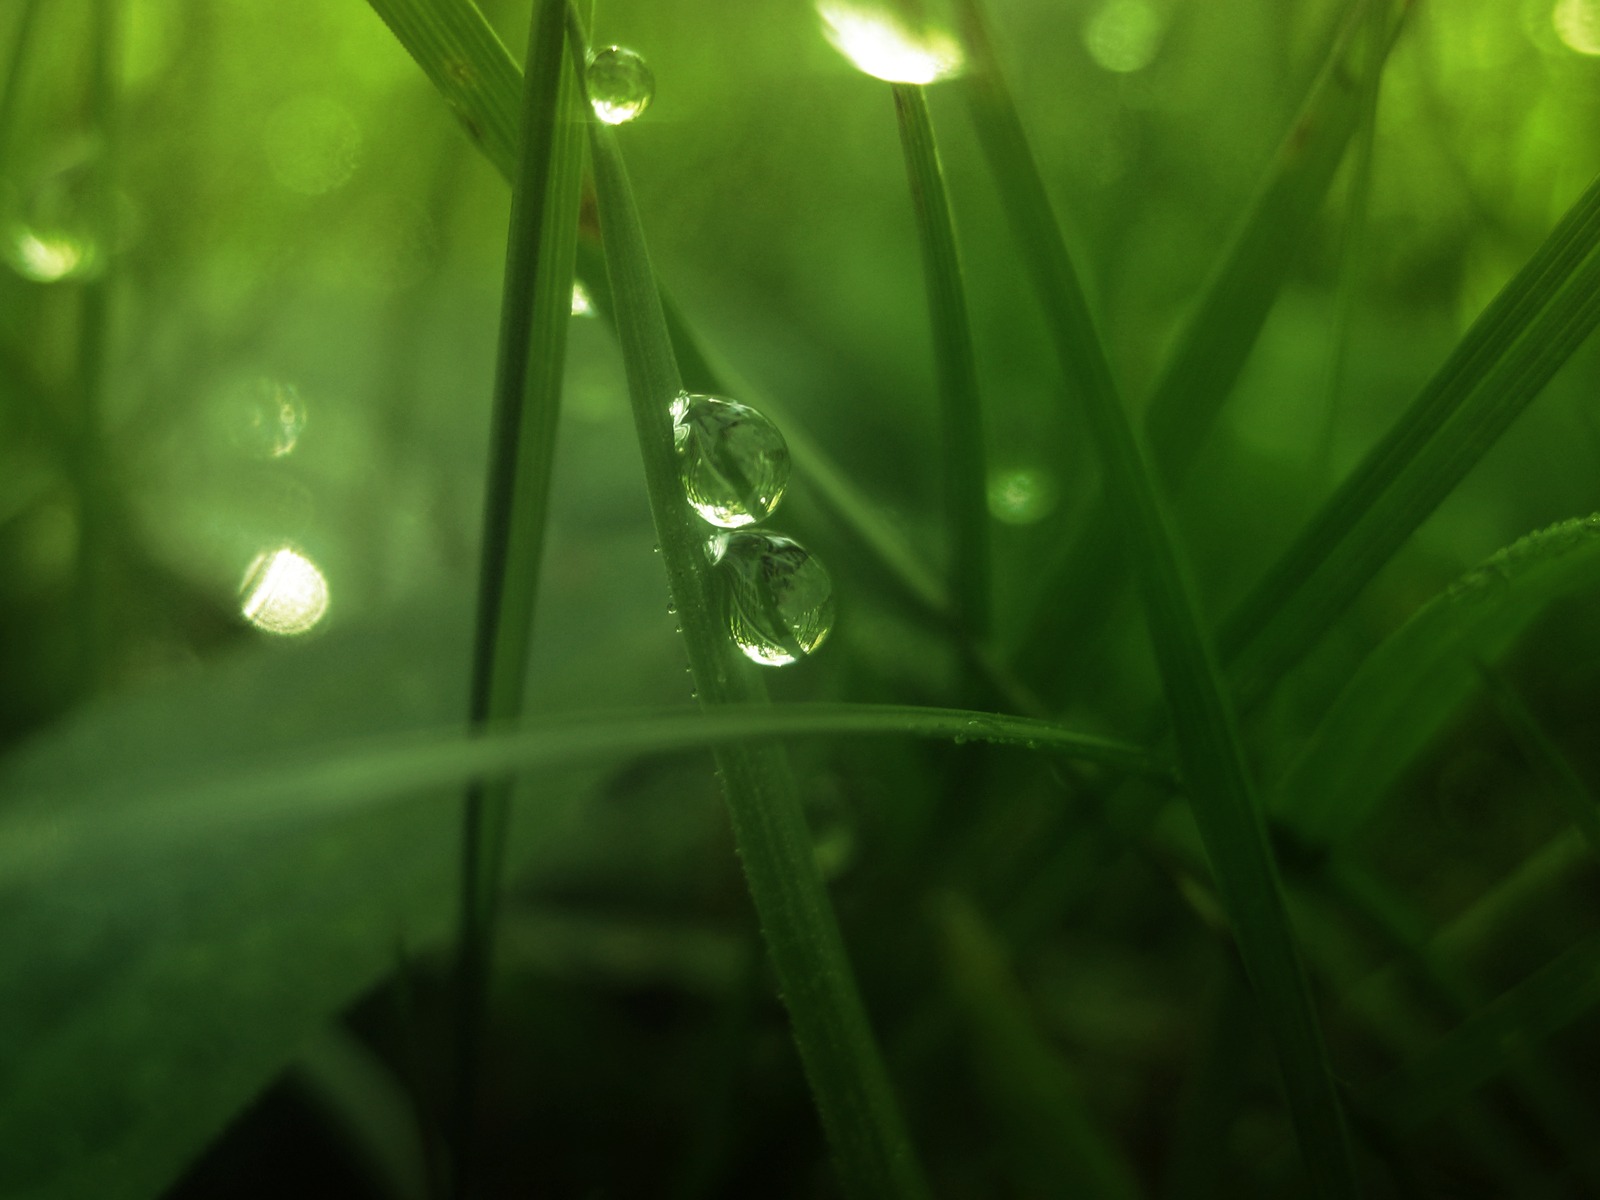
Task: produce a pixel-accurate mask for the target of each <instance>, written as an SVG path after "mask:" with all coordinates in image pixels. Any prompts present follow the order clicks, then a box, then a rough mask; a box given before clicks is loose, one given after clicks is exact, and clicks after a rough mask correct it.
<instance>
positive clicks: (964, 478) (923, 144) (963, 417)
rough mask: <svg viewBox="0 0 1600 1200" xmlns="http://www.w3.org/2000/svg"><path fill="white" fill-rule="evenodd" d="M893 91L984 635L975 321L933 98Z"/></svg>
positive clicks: (958, 536) (963, 587)
mask: <svg viewBox="0 0 1600 1200" xmlns="http://www.w3.org/2000/svg"><path fill="white" fill-rule="evenodd" d="M893 91H894V110H895V116H896V117H897V119H898V123H899V126H900V145H901V148H902V149H903V150H904V152H905V160H906V175H907V178H908V179H909V181H910V184H911V198H912V200H913V202H914V207H915V209H916V214H917V235H918V240H919V241H920V242H921V244H922V269H923V275H924V277H925V279H926V281H927V289H928V311H929V315H930V317H931V318H932V324H933V357H934V364H935V366H936V368H937V371H938V379H939V401H940V416H941V420H940V440H941V446H942V449H943V451H944V454H943V466H944V470H943V478H942V481H941V482H942V486H943V492H944V508H945V531H946V535H947V536H948V537H949V539H950V547H951V554H950V574H949V580H950V583H949V592H950V597H951V600H952V601H953V603H954V605H955V611H954V613H953V616H954V617H955V620H956V622H957V624H958V625H959V626H960V627H961V628H962V629H964V630H965V631H966V633H967V635H968V637H970V638H972V639H973V640H975V641H982V640H983V638H984V636H985V634H986V633H987V632H988V628H989V527H988V521H989V513H988V507H987V504H986V503H985V499H984V479H985V476H986V468H985V465H984V437H983V406H982V400H981V398H980V396H979V392H978V366H977V362H976V360H975V358H974V356H973V350H972V324H971V321H970V320H969V319H968V315H967V297H966V289H965V286H964V285H963V284H962V281H961V257H960V254H959V253H958V251H957V249H956V235H955V226H954V224H953V223H952V222H951V219H950V198H949V196H948V195H947V194H946V193H945V186H944V173H943V170H942V168H941V167H940V165H939V147H938V145H937V143H935V141H934V137H933V122H932V121H931V120H930V119H929V117H928V98H927V96H926V95H925V94H924V92H923V89H922V88H921V87H920V86H918V85H916V84H911V83H897V84H895V85H894V88H893Z"/></svg>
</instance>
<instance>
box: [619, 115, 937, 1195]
mask: <svg viewBox="0 0 1600 1200" xmlns="http://www.w3.org/2000/svg"><path fill="white" fill-rule="evenodd" d="M590 138H591V141H590V144H591V153H592V156H593V159H594V170H595V191H596V196H597V199H598V202H599V209H600V224H601V230H602V233H603V236H604V239H605V249H606V262H607V267H608V272H609V277H610V282H611V294H612V301H613V303H614V304H615V305H616V316H617V333H618V336H619V338H620V340H621V342H622V355H623V362H624V365H625V367H626V369H627V375H628V390H629V394H630V397H631V399H632V402H633V410H634V423H635V425H636V427H637V430H638V434H639V444H640V450H641V452H642V454H643V457H644V467H645V482H646V486H647V489H648V491H649V495H650V507H651V511H652V513H653V515H654V517H655V524H656V535H657V538H658V541H659V543H660V546H661V557H662V560H663V563H664V565H665V567H666V570H667V580H668V584H669V586H670V588H671V591H672V597H673V602H674V604H675V605H676V606H677V610H678V616H679V621H680V622H681V625H682V628H683V634H684V644H685V647H686V649H687V650H688V654H689V666H690V670H691V672H692V674H693V676H694V680H695V687H696V689H697V690H698V693H699V696H700V700H701V703H702V704H704V705H707V706H711V707H715V706H718V705H724V704H759V703H762V702H764V701H765V699H766V689H765V687H764V685H763V684H762V683H761V682H760V680H759V679H758V678H756V676H755V675H754V673H753V672H754V668H752V667H751V666H750V664H749V663H747V662H746V661H745V660H744V659H743V657H742V656H741V655H740V653H739V651H738V649H737V648H736V647H735V646H734V644H733V642H732V640H731V639H730V637H729V636H728V632H727V629H726V626H725V624H724V622H723V617H722V613H723V608H722V605H723V600H722V597H721V596H720V595H719V594H718V592H717V590H716V587H715V581H714V579H713V577H712V569H713V568H712V566H711V564H710V562H709V561H708V559H707V557H706V555H705V553H704V549H703V547H704V543H705V539H706V528H705V526H704V525H703V524H702V523H701V522H700V521H699V518H698V517H697V516H696V515H695V514H694V512H693V510H692V509H691V508H690V507H689V505H688V504H687V503H686V502H685V499H684V495H683V489H682V485H681V483H680V482H679V480H678V472H677V465H676V461H675V454H674V451H673V445H672V425H671V421H670V419H669V416H668V411H667V409H668V406H669V404H670V403H671V401H672V400H673V398H674V397H675V396H676V395H677V394H678V392H679V390H680V387H681V381H680V377H679V374H678V366H677V361H676V359H675V357H674V355H673V350H672V342H671V339H670V337H669V335H668V331H667V325H666V319H665V317H664V315H663V313H662V309H661V300H660V295H659V292H658V290H657V286H656V281H655V277H654V274H653V273H652V271H651V269H650V259H649V255H648V252H647V251H646V248H645V241H644V234H643V231H642V229H641V227H640V224H639V216H638V213H637V211H636V210H635V208H634V203H633V195H632V190H631V188H630V186H629V184H628V178H627V173H626V170H625V168H624V167H623V163H622V158H621V154H620V152H619V151H618V148H617V144H616V135H615V134H614V133H613V132H612V131H611V130H610V129H609V128H607V127H606V126H604V125H601V124H599V123H595V124H593V125H591V127H590ZM717 763H718V768H719V770H720V772H721V775H722V782H723V794H724V797H725V798H726V800H727V805H728V812H729V816H730V817H731V819H732V823H733V830H734V838H735V841H736V842H737V844H738V846H739V854H740V858H741V861H742V863H743V865H744V870H745V878H746V880H747V881H748V883H749V886H750V894H751V898H752V899H753V900H754V902H755V907H756V911H757V913H758V914H759V916H760V918H761V926H762V932H763V935H764V936H765V938H766V942H767V949H768V952H769V953H770V954H771V956H772V961H773V966H774V967H775V969H776V972H777V976H778V981H779V984H780V986H781V987H782V989H783V995H784V1000H785V1002H786V1003H787V1005H788V1009H789V1015H790V1021H791V1025H792V1029H793V1034H794V1039H795V1044H796V1046H797V1048H798V1049H799V1051H800V1059H801V1062H802V1064H803V1065H804V1067H805V1070H806V1075H807V1078H808V1080H809V1081H810V1084H811V1089H812V1093H813V1095H814V1096H815V1098H816V1102H817V1108H818V1111H819V1113H820V1114H821V1117H822V1124H823V1127H824V1129H825V1131H826V1132H827V1135H828V1141H829V1144H830V1146H831V1148H832V1150H833V1154H834V1157H835V1161H836V1163H837V1167H838V1172H839V1177H840V1181H841V1182H842V1184H843V1185H844V1188H845V1190H846V1191H847V1192H848V1193H849V1194H851V1195H855V1196H861V1197H890V1196H921V1195H925V1194H926V1185H925V1184H924V1182H923V1180H922V1171H921V1168H920V1166H919V1165H918V1163H917V1161H916V1159H915V1157H914V1155H913V1153H912V1151H911V1146H910V1142H909V1140H908V1138H907V1136H906V1133H905V1129H904V1127H903V1124H902V1121H901V1118H900V1113H899V1108H898V1105H897V1104H896V1102H895V1099H894V1096H893V1094H892V1092H891V1090H890V1087H889V1079H888V1075H887V1072H886V1071H885V1069H884V1066H883V1060H882V1057H881V1055H880V1053H879V1051H878V1047H877V1044H876V1042H875V1041H874V1039H873V1036H872V1031H871V1029H870V1027H869V1025H868V1023H867V1016H866V1012H865V1009H864V1008H863V1006H862V1003H861V999H860V996H859V994H858V992H857V988H856V983H855V977H854V974H853V973H852V971H851V969H850V965H849V962H848V960H847V958H846V956H845V950H844V943H843V940H842V938H841V937H840V934H839V927H838V921H837V918H836V917H835V915H834V912H833V906H832V904H831V902H830V901H829V899H828V895H827V892H826V890H825V889H824V887H823V883H822V877H821V875H820V874H819V872H818V870H817V865H816V861H815V858H814V856H813V854H812V850H811V839H810V835H809V833H808V831H807V829H806V823H805V816H804V814H803V813H802V811H801V808H800V798H799V794H798V791H797V789H796V786H795V780H794V776H793V774H792V773H791V771H790V768H789V765H788V762H787V759H786V757H785V755H784V754H783V752H782V750H781V749H780V748H778V747H739V748H734V747H730V748H727V749H724V750H722V751H720V752H719V753H718V754H717Z"/></svg>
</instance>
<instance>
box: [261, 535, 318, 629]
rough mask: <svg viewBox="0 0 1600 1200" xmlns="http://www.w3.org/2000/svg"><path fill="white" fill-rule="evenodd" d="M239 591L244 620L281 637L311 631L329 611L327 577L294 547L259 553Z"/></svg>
mask: <svg viewBox="0 0 1600 1200" xmlns="http://www.w3.org/2000/svg"><path fill="white" fill-rule="evenodd" d="M239 590H240V592H241V594H242V595H243V597H244V599H243V601H242V602H241V604H240V606H239V611H240V612H241V613H242V614H243V615H244V619H245V620H247V621H249V622H250V624H252V625H254V626H255V627H256V628H257V629H262V630H265V631H266V632H267V633H274V634H277V635H279V636H280V637H293V636H294V635H296V634H301V633H306V632H309V631H310V630H311V629H312V627H313V626H315V625H316V624H317V623H318V622H319V621H321V620H322V618H323V617H324V616H326V615H327V612H328V581H327V579H326V578H325V577H324V576H323V574H322V572H321V571H320V570H318V569H317V564H316V563H314V562H312V561H311V560H310V559H309V558H307V557H306V556H305V555H304V554H301V553H300V552H299V551H298V550H295V549H294V548H293V547H291V546H278V547H276V548H275V549H272V550H264V551H262V552H261V553H260V554H258V555H256V557H255V560H254V561H253V562H252V563H251V564H250V567H249V569H248V570H247V571H246V572H245V577H244V583H243V584H241V585H240V589H239Z"/></svg>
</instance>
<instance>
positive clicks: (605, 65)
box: [584, 46, 656, 125]
mask: <svg viewBox="0 0 1600 1200" xmlns="http://www.w3.org/2000/svg"><path fill="white" fill-rule="evenodd" d="M584 78H585V80H586V81H587V82H588V86H589V104H590V106H591V107H592V108H593V109H594V115H595V116H597V117H599V118H600V119H601V120H602V121H604V122H605V123H606V124H607V125H623V124H626V123H627V122H629V121H631V120H633V119H634V118H635V117H637V116H638V115H639V114H640V113H642V112H643V111H644V110H645V109H647V108H649V107H650V99H651V97H653V96H654V95H655V94H656V77H655V76H654V75H652V74H651V73H650V68H649V67H648V66H647V65H646V64H645V61H644V59H642V58H640V57H639V56H638V55H637V54H635V53H634V52H633V51H632V50H629V49H626V48H625V47H623V46H607V47H606V48H605V49H603V50H596V51H595V52H594V53H593V54H591V55H589V69H588V70H587V71H586V72H585V73H584Z"/></svg>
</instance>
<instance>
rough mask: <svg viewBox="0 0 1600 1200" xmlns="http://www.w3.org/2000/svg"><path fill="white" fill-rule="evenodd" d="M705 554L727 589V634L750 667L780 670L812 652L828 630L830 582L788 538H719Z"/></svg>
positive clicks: (749, 533)
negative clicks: (758, 665) (731, 637)
mask: <svg viewBox="0 0 1600 1200" xmlns="http://www.w3.org/2000/svg"><path fill="white" fill-rule="evenodd" d="M706 549H707V553H709V554H710V556H711V559H712V561H713V562H714V563H716V564H717V567H718V568H719V570H720V571H721V572H722V575H723V577H724V578H725V579H726V580H727V584H728V610H727V611H728V631H729V632H730V633H731V634H732V635H733V640H734V641H735V642H737V643H738V646H739V649H740V650H742V651H744V655H745V657H746V658H748V659H750V661H751V662H756V663H760V664H761V665H762V666H764V667H782V666H786V665H788V664H789V663H792V662H795V661H796V660H798V659H800V658H803V657H805V656H806V655H807V654H811V653H813V652H814V651H815V650H816V649H817V647H818V646H820V645H822V642H823V639H824V638H826V637H827V636H828V631H829V630H831V629H832V628H833V613H834V607H833V581H832V580H831V579H829V578H828V572H827V571H826V570H824V569H823V566H822V564H821V563H820V562H818V561H817V559H816V557H815V556H814V555H812V554H811V552H810V551H808V550H807V549H806V548H805V547H804V546H802V545H801V544H800V543H799V542H796V541H794V540H793V539H792V538H786V537H780V536H779V535H777V534H774V533H760V532H757V531H755V530H745V531H741V532H738V533H719V534H717V535H716V536H714V537H713V538H712V539H711V541H710V543H709V544H708V545H707V548H706Z"/></svg>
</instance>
